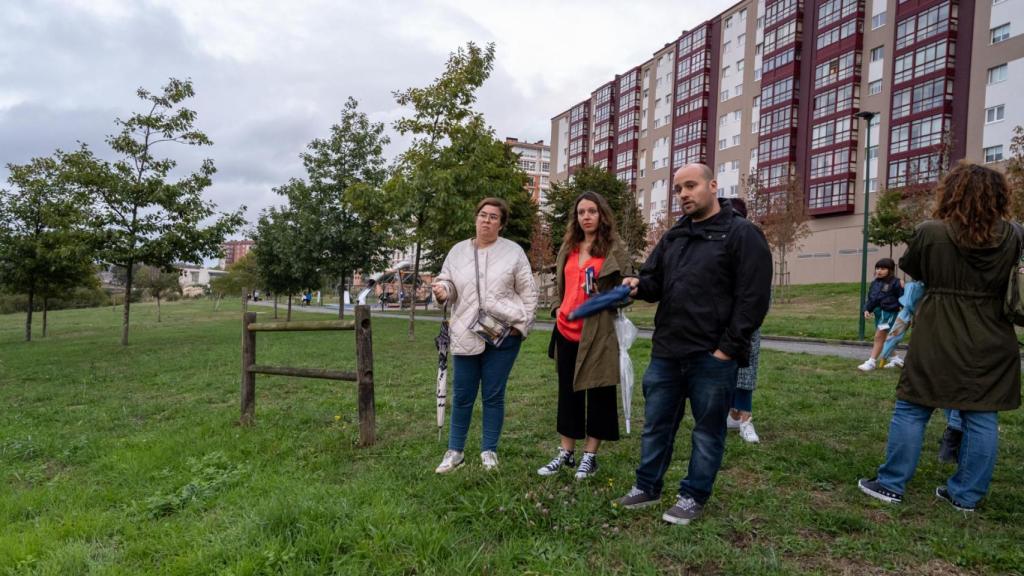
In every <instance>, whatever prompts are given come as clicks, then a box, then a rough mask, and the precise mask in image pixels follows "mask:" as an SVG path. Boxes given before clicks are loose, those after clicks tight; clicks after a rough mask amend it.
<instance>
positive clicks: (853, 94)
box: [814, 84, 860, 118]
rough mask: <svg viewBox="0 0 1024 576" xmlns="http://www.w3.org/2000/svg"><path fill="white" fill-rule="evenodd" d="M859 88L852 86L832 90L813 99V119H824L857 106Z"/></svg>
mask: <svg viewBox="0 0 1024 576" xmlns="http://www.w3.org/2000/svg"><path fill="white" fill-rule="evenodd" d="M859 102H860V87H859V86H854V85H853V84H847V85H845V86H840V87H839V88H833V89H831V90H829V91H827V92H822V93H821V94H818V95H817V96H815V97H814V117H815V118H824V117H825V116H831V115H832V114H835V113H836V112H842V111H844V110H852V109H853V108H855V107H857V106H859Z"/></svg>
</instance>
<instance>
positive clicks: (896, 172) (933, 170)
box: [889, 154, 941, 188]
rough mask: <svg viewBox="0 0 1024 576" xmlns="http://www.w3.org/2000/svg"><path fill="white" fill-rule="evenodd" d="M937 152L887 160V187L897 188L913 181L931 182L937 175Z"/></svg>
mask: <svg viewBox="0 0 1024 576" xmlns="http://www.w3.org/2000/svg"><path fill="white" fill-rule="evenodd" d="M940 162H941V156H940V155H939V154H925V155H923V156H915V157H914V158H908V159H906V160H893V161H891V162H889V187H890V188H898V187H901V186H906V185H907V184H913V183H915V182H932V181H934V180H936V179H938V177H939V163H940Z"/></svg>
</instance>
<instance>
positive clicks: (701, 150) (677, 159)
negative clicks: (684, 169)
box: [672, 143, 707, 166]
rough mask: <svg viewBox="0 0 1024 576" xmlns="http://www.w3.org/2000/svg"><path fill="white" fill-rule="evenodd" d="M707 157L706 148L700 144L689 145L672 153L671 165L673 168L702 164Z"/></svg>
mask: <svg viewBox="0 0 1024 576" xmlns="http://www.w3.org/2000/svg"><path fill="white" fill-rule="evenodd" d="M706 156H707V147H706V146H705V145H704V144H703V143H701V144H691V145H690V146H687V147H686V148H680V149H678V150H676V151H675V152H673V153H672V163H673V165H675V166H683V165H686V164H694V163H698V162H704V161H705V158H706Z"/></svg>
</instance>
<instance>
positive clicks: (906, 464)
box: [878, 400, 999, 506]
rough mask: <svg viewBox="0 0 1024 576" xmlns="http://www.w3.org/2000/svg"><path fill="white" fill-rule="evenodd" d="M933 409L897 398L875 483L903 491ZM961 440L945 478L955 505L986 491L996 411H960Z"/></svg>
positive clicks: (978, 497)
mask: <svg viewBox="0 0 1024 576" xmlns="http://www.w3.org/2000/svg"><path fill="white" fill-rule="evenodd" d="M933 411H934V409H933V408H930V407H928V406H921V405H919V404H914V403H913V402H907V401H906V400H897V401H896V408H895V410H893V413H892V422H891V423H890V424H889V442H888V445H887V446H886V449H885V463H884V464H882V465H881V466H880V467H879V468H878V482H879V483H880V484H881V485H882V486H884V487H885V488H887V489H889V490H892V491H893V492H897V493H899V494H903V491H904V489H905V488H906V486H907V482H909V481H910V479H911V478H912V477H913V476H914V471H915V470H916V469H917V461H918V458H919V457H920V456H921V443H922V441H923V440H924V429H925V426H927V424H928V419H929V418H931V416H932V412H933ZM959 412H960V418H961V420H962V421H963V431H964V436H963V440H961V442H960V458H959V460H958V461H957V466H956V474H954V475H953V477H952V478H950V479H949V480H947V481H946V488H947V489H948V490H949V495H950V496H952V497H953V500H955V501H956V502H957V503H958V504H964V505H967V506H976V505H977V504H978V502H979V501H980V500H981V499H982V498H983V497H984V496H985V494H987V493H988V486H989V483H990V482H991V481H992V470H993V469H994V468H995V466H996V452H997V450H998V448H999V432H998V423H999V413H998V412H972V411H968V410H960V411H959Z"/></svg>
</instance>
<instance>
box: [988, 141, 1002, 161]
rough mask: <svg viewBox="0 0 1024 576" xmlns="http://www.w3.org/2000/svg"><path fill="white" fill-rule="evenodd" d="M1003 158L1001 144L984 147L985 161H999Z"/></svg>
mask: <svg viewBox="0 0 1024 576" xmlns="http://www.w3.org/2000/svg"><path fill="white" fill-rule="evenodd" d="M1002 159H1003V145H1002V144H999V145H998V146H989V147H988V148H985V162H999V161H1000V160H1002Z"/></svg>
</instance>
